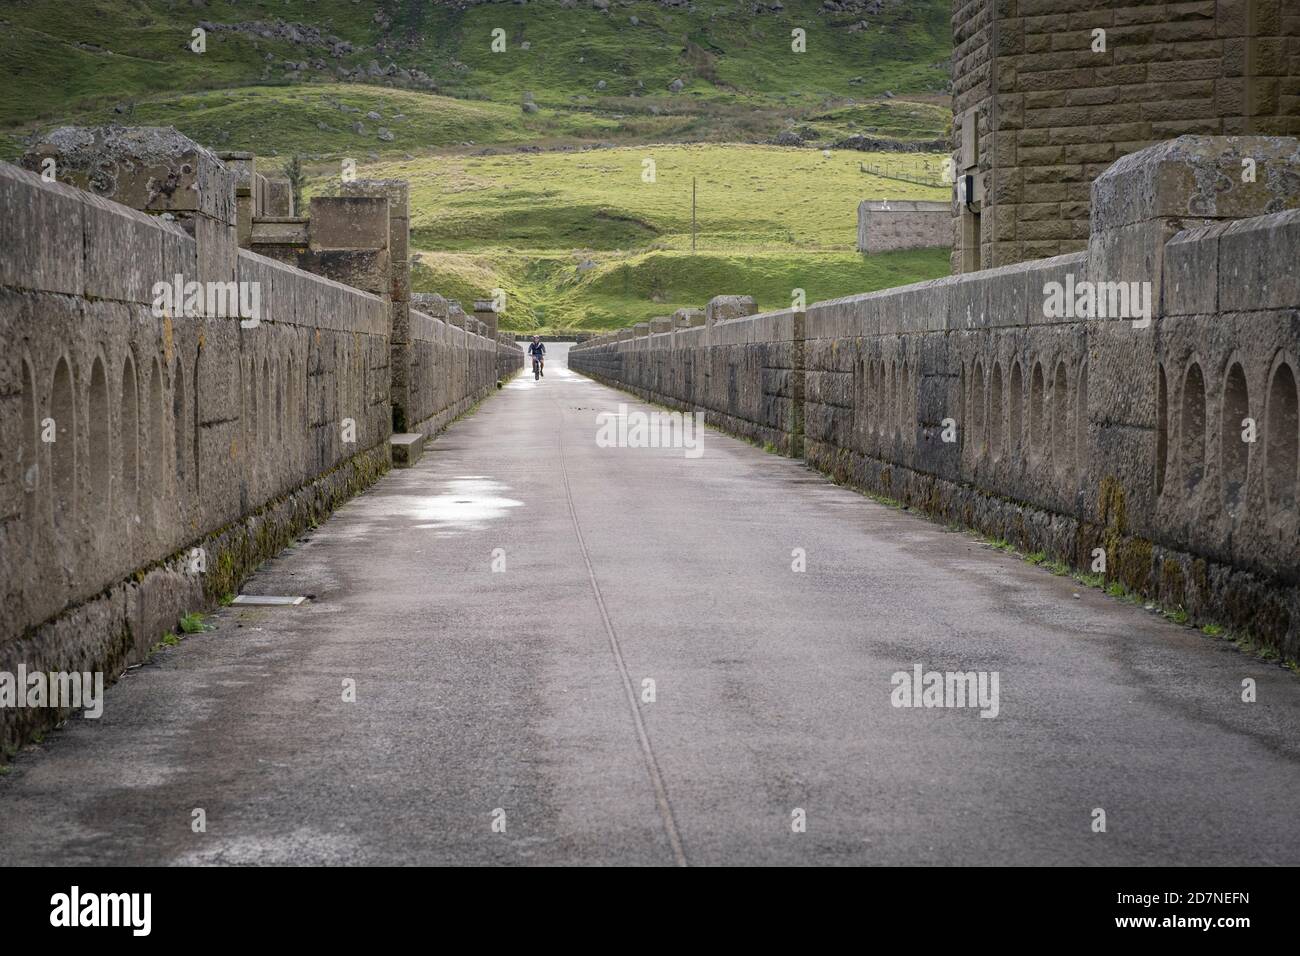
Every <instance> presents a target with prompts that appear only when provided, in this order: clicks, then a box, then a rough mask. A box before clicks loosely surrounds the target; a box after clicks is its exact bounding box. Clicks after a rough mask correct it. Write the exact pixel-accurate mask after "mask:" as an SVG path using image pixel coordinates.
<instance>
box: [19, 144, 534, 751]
mask: <svg viewBox="0 0 1300 956" xmlns="http://www.w3.org/2000/svg"><path fill="white" fill-rule="evenodd" d="M46 160H52V161H53V163H54V165H53V167H50V166H49V165H48V163H46ZM231 161H232V162H235V163H243V164H244V165H245V167H250V166H251V158H250V157H244V156H238V157H232V160H231ZM24 162H25V164H26V165H27V166H28V167H29V169H27V170H24V169H20V168H18V167H15V166H11V165H8V164H2V163H0V343H3V349H2V350H0V448H2V449H3V452H2V453H0V671H7V672H9V673H16V672H17V668H18V665H19V664H20V663H21V664H22V665H23V666H25V668H26V670H27V671H28V672H29V673H32V672H36V671H46V672H49V671H74V670H75V671H85V670H90V671H103V672H104V673H105V677H106V679H107V680H108V681H111V680H112V679H114V678H115V677H116V676H117V675H118V674H120V673H121V672H122V670H123V669H124V668H125V667H126V666H128V665H130V664H132V663H136V662H139V661H141V660H143V659H144V658H145V657H146V656H147V654H148V652H149V650H150V648H151V647H152V646H153V645H154V644H155V643H156V642H157V641H158V639H159V638H160V637H161V636H162V635H163V634H164V633H165V632H167V631H169V630H175V629H176V627H177V621H178V619H179V618H180V617H181V616H182V615H183V614H186V613H188V612H192V611H197V610H203V609H206V608H210V607H212V606H213V605H214V604H215V603H216V602H217V601H218V600H220V599H221V598H222V597H223V596H224V595H226V594H228V593H231V592H234V591H236V590H237V589H238V587H239V585H240V583H241V581H242V580H243V578H244V577H245V576H246V575H247V574H249V573H251V572H252V571H253V570H254V569H255V568H256V567H257V565H258V564H260V563H261V562H262V561H264V560H266V559H267V558H269V557H271V556H272V555H274V554H275V553H276V552H277V551H279V550H280V549H281V548H283V547H285V546H286V545H288V544H290V543H291V542H292V541H293V540H294V539H295V538H296V537H297V536H298V535H299V534H301V532H302V531H303V530H305V529H306V528H307V527H309V526H310V525H311V524H312V523H313V522H316V521H319V520H321V519H322V518H323V517H324V516H325V515H327V514H328V513H329V512H330V511H331V510H332V509H333V508H334V507H335V506H336V505H338V504H339V503H341V502H343V501H345V500H346V499H347V498H349V497H350V496H352V495H353V494H356V493H357V492H358V491H360V490H361V489H363V488H365V487H366V486H367V485H369V484H370V483H371V482H373V481H374V480H375V479H376V478H378V477H379V476H380V475H382V474H383V473H384V472H385V471H386V470H387V469H388V468H389V467H390V464H391V453H390V448H389V437H390V435H391V433H392V404H391V379H392V366H391V362H392V360H393V355H394V353H393V351H392V349H391V343H392V338H393V335H392V329H393V312H392V309H393V300H392V297H391V294H390V293H391V291H392V287H393V284H394V282H395V280H394V277H393V275H392V274H391V271H390V268H389V247H390V242H389V238H388V236H389V234H388V227H389V214H388V207H387V204H386V203H385V201H384V200H383V199H382V198H366V197H339V198H337V199H334V200H332V201H331V203H329V204H327V205H328V207H329V208H328V211H327V212H326V213H325V214H324V215H322V216H320V217H319V218H318V220H317V221H316V222H315V223H314V225H315V229H316V232H315V234H316V237H317V239H318V240H319V241H318V242H317V246H318V247H319V248H317V249H312V248H310V246H308V247H307V248H304V249H302V250H301V251H302V256H303V257H302V258H301V259H298V260H296V262H295V264H289V263H287V262H283V261H277V260H275V259H271V258H267V257H265V256H262V255H258V254H257V253H255V252H252V251H249V250H247V249H241V248H239V246H238V244H237V241H238V236H237V233H236V220H237V208H238V207H237V203H236V199H237V197H238V196H239V192H238V191H237V190H238V185H237V183H238V178H239V177H238V176H237V175H236V174H235V173H234V172H232V171H231V170H230V169H229V168H228V167H227V166H226V165H225V164H224V163H223V162H222V161H221V160H219V159H218V158H217V157H216V156H215V155H213V154H212V153H210V152H209V151H207V150H206V149H204V148H203V147H201V146H199V145H198V144H195V143H193V142H191V141H190V140H188V139H186V138H185V137H183V136H180V135H179V134H177V133H176V132H175V131H174V130H158V129H130V130H126V129H106V130H79V129H64V130H59V131H57V132H56V133H55V134H53V135H52V136H51V137H50V138H49V140H48V141H46V142H44V143H42V144H40V145H38V146H37V147H35V148H34V149H33V151H32V152H31V153H29V154H28V156H27V157H26V158H25V160H24ZM51 168H52V169H53V170H54V172H55V175H56V178H57V180H58V181H54V182H49V181H45V180H43V179H42V177H41V175H40V172H42V171H44V170H47V169H51ZM245 172H247V168H246V169H245ZM80 186H84V187H86V188H85V189H83V188H79V187H80ZM124 203H125V204H124ZM376 203H378V206H377V207H376V205H375V204H376ZM376 209H378V212H377V214H376V211H375V210H376ZM349 217H351V218H349ZM303 222H304V223H305V224H307V226H308V227H309V228H308V229H307V230H306V231H305V232H304V234H303V235H304V237H307V236H309V235H310V226H311V225H312V224H311V223H307V221H306V220H304V221H303ZM358 224H360V225H358ZM252 225H253V228H254V229H256V227H257V220H256V218H255V217H254V221H253V223H252ZM354 227H356V228H354ZM362 227H364V228H362ZM326 246H328V248H325V247H326ZM348 257H353V258H352V259H351V260H349V259H348ZM365 257H369V259H366V258H365ZM363 259H364V260H365V261H367V262H369V263H370V264H371V266H373V267H376V268H378V267H380V266H382V270H381V272H382V274H379V273H377V275H379V279H378V281H376V282H374V283H372V286H373V288H374V290H375V291H374V292H373V293H372V292H367V291H363V290H361V289H358V288H355V287H353V286H351V285H345V284H343V283H341V282H338V281H334V279H331V278H327V277H325V276H322V275H315V274H311V273H310V272H307V271H303V270H302V269H300V268H296V267H295V265H296V264H297V263H298V262H301V263H302V264H305V265H317V266H319V267H320V268H322V269H323V270H325V271H331V272H334V273H335V274H339V273H340V272H344V271H346V269H345V267H346V262H345V261H344V260H347V261H350V262H352V263H353V264H354V265H355V264H356V263H361V262H362V261H363ZM402 261H403V262H405V259H404V258H403V260H402ZM362 272H363V273H366V274H368V272H367V270H365V269H363V270H362ZM177 276H179V277H180V282H181V284H182V285H185V284H189V283H198V282H220V283H223V284H224V283H231V284H232V285H233V284H239V285H241V286H244V287H256V288H257V289H258V290H259V293H260V294H259V302H258V304H259V309H258V311H257V315H256V316H252V315H246V314H244V313H243V312H242V311H240V312H238V313H237V314H232V313H229V312H227V311H225V310H222V309H217V310H213V309H211V308H210V307H209V302H208V301H207V300H205V299H203V298H202V297H201V298H200V300H198V301H197V303H195V308H193V309H189V308H179V309H178V308H173V307H171V306H168V307H165V308H163V309H162V310H161V314H159V310H157V309H156V306H157V304H158V303H157V301H156V296H155V284H156V283H168V284H172V283H174V282H175V281H176V277H177ZM421 334H425V333H424V331H423V330H422V332H421ZM428 334H429V335H430V336H433V333H432V332H429V333H428ZM401 354H402V355H403V356H404V355H405V353H401ZM510 360H513V361H514V363H515V364H514V367H515V368H516V369H517V368H518V367H519V366H520V365H522V353H521V352H520V351H519V349H518V348H517V347H516V346H515V345H514V343H513V342H501V343H499V342H498V341H497V339H496V338H489V337H484V336H480V335H477V334H474V333H472V332H467V331H465V330H463V329H456V328H453V329H450V330H449V331H448V332H447V334H445V335H444V336H443V337H442V338H441V339H440V340H439V351H438V352H437V353H436V355H435V356H432V357H430V358H429V360H427V361H426V362H425V363H424V364H423V365H422V366H421V369H420V375H421V380H420V381H421V390H422V392H421V394H422V395H423V396H427V399H422V400H424V401H425V404H424V405H422V406H421V409H420V414H422V415H425V416H426V417H434V418H436V417H437V416H439V415H444V417H445V416H447V415H450V416H451V417H454V414H458V413H459V412H460V411H463V410H465V409H466V408H468V407H470V406H471V405H472V404H473V403H474V402H475V401H477V400H478V399H479V398H481V397H483V396H485V395H487V394H490V393H491V392H493V391H495V383H496V380H497V378H498V377H500V376H501V375H502V374H503V372H502V368H503V367H508V362H509V361H510ZM503 362H505V363H507V364H506V365H503ZM63 716H66V714H61V713H60V712H58V711H53V710H47V709H41V708H21V709H15V708H0V761H2V760H4V759H6V757H7V755H8V754H9V753H11V752H12V751H13V749H14V748H15V747H16V746H18V745H19V744H20V743H21V742H22V741H24V740H26V739H29V738H30V737H31V735H32V734H33V733H35V732H37V731H39V730H42V729H45V728H48V727H50V726H52V725H53V724H54V723H55V722H57V721H58V720H59V719H61V718H62V717H63Z"/></svg>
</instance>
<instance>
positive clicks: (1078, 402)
mask: <svg viewBox="0 0 1300 956" xmlns="http://www.w3.org/2000/svg"><path fill="white" fill-rule="evenodd" d="M1074 460H1075V461H1076V462H1077V463H1078V466H1079V478H1080V480H1082V479H1083V478H1084V476H1085V475H1086V474H1087V471H1088V363H1087V361H1086V360H1085V361H1084V362H1083V363H1082V364H1081V365H1080V366H1079V384H1078V387H1077V388H1076V389H1075V402H1074Z"/></svg>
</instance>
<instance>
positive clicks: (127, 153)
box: [22, 126, 238, 282]
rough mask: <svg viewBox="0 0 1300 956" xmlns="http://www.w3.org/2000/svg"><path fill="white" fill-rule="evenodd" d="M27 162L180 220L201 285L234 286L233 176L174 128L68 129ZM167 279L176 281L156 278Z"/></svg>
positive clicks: (28, 165)
mask: <svg viewBox="0 0 1300 956" xmlns="http://www.w3.org/2000/svg"><path fill="white" fill-rule="evenodd" d="M47 161H52V162H53V165H52V166H50V164H49V162H47ZM22 165H23V166H24V167H26V168H27V169H30V170H32V171H33V172H36V173H43V172H45V171H46V170H47V169H52V171H53V173H54V176H55V178H56V179H57V180H58V181H59V182H62V183H68V184H69V185H72V186H76V187H78V188H79V189H85V190H87V191H88V192H91V193H94V194H95V195H97V196H103V197H104V198H105V199H111V200H113V202H118V203H121V204H122V205H124V206H130V207H131V208H132V209H138V210H140V211H141V212H147V213H154V214H157V215H165V216H169V217H171V218H173V219H175V220H176V221H177V222H179V223H180V225H181V226H182V227H183V228H184V229H185V230H186V232H188V233H190V235H192V236H193V237H194V240H195V244H196V246H197V250H198V261H197V273H198V275H197V279H198V281H200V282H233V281H235V259H236V255H237V250H238V246H237V243H236V236H235V178H236V177H235V174H234V173H233V172H231V170H230V169H228V168H227V167H226V166H225V164H224V163H222V162H221V160H220V159H218V158H217V156H216V154H214V153H212V152H211V151H209V150H207V149H205V148H204V147H202V146H200V145H199V144H198V143H196V142H194V141H193V140H192V139H189V138H188V137H186V136H182V135H181V134H180V133H178V132H176V130H174V129H172V128H171V127H157V126H136V127H130V128H127V127H121V126H100V127H78V126H64V127H61V128H59V129H56V130H53V131H52V132H51V133H49V134H48V135H47V136H46V137H45V138H44V139H43V140H42V141H41V142H39V143H37V144H36V145H34V146H33V147H32V148H31V149H29V150H28V151H27V153H26V155H24V156H23V159H22ZM164 278H170V277H163V276H159V277H157V280H162V279H164ZM186 278H187V279H188V278H191V277H190V276H186Z"/></svg>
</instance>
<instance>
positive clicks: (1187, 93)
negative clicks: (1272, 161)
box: [952, 0, 1300, 273]
mask: <svg viewBox="0 0 1300 956" xmlns="http://www.w3.org/2000/svg"><path fill="white" fill-rule="evenodd" d="M952 22H953V114H954V115H953V160H954V167H955V168H954V173H955V179H956V183H955V187H954V200H953V256H952V266H953V272H954V273H960V272H971V271H974V270H976V269H981V268H989V267H991V266H999V265H1007V264H1009V263H1014V262H1021V261H1025V260H1028V259H1037V258H1042V257H1044V256H1053V255H1059V254H1062V253H1067V252H1077V251H1079V250H1081V249H1083V248H1085V246H1086V245H1087V241H1088V216H1089V189H1090V186H1091V183H1092V181H1093V180H1094V179H1095V178H1096V177H1097V176H1098V175H1099V174H1100V173H1101V172H1102V171H1103V170H1104V169H1106V168H1107V167H1108V166H1109V165H1110V164H1111V163H1113V162H1114V161H1115V160H1116V159H1118V158H1119V157H1121V156H1123V155H1125V154H1128V153H1132V152H1134V151H1136V150H1138V149H1141V148H1143V147H1146V146H1150V145H1152V144H1153V143H1157V142H1160V141H1162V140H1167V139H1172V138H1174V137H1176V136H1178V135H1180V134H1183V133H1199V134H1217V135H1238V134H1276V135H1291V136H1294V135H1296V134H1300V0H1194V2H1182V3H1166V2H1150V0H1147V2H1140V3H1139V2H1133V0H1127V2H1125V0H954V3H953V18H952ZM1264 174H1265V172H1264V171H1260V172H1259V175H1261V176H1263V175H1264Z"/></svg>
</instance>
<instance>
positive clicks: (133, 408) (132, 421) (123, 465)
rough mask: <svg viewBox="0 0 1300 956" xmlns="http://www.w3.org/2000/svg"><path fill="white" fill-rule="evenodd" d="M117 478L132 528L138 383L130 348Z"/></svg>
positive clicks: (121, 406)
mask: <svg viewBox="0 0 1300 956" xmlns="http://www.w3.org/2000/svg"><path fill="white" fill-rule="evenodd" d="M117 422H118V480H119V481H120V482H121V491H122V513H123V515H124V517H125V519H126V526H127V528H128V529H130V528H132V527H134V525H135V517H136V515H137V514H138V513H139V505H140V383H139V379H138V378H137V377H136V374H135V359H134V358H133V357H132V355H131V351H130V349H128V350H127V352H126V355H125V356H124V357H123V359H122V388H121V391H120V393H119V400H118V416H117Z"/></svg>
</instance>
